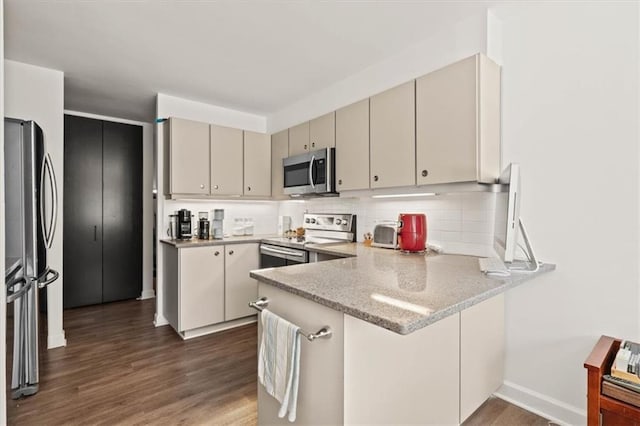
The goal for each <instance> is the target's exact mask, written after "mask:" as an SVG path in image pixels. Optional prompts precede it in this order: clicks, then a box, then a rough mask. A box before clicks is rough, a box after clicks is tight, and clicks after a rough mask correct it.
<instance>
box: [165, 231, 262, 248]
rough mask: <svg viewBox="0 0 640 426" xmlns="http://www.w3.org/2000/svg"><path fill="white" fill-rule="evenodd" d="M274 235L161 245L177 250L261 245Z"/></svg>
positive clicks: (171, 241)
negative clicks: (227, 245)
mask: <svg viewBox="0 0 640 426" xmlns="http://www.w3.org/2000/svg"><path fill="white" fill-rule="evenodd" d="M273 236H274V235H271V234H269V235H244V236H237V237H233V236H229V237H224V238H223V239H221V240H214V239H208V240H200V239H198V238H192V239H190V240H170V239H164V240H160V242H161V243H164V244H168V245H170V246H174V247H175V248H189V247H205V246H222V245H226V244H245V243H259V242H261V241H262V240H264V239H266V238H270V237H273Z"/></svg>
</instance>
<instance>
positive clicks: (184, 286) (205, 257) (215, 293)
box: [178, 246, 224, 331]
mask: <svg viewBox="0 0 640 426" xmlns="http://www.w3.org/2000/svg"><path fill="white" fill-rule="evenodd" d="M178 285H179V300H180V309H179V317H178V318H179V319H178V331H184V330H191V329H194V328H200V327H204V326H206V325H210V324H215V323H218V322H222V321H224V247H223V246H214V247H194V248H188V249H180V250H179V284H178Z"/></svg>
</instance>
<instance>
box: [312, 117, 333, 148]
mask: <svg viewBox="0 0 640 426" xmlns="http://www.w3.org/2000/svg"><path fill="white" fill-rule="evenodd" d="M334 146H336V113H335V112H333V111H332V112H330V113H329V114H325V115H322V116H320V117H318V118H314V119H313V120H311V121H310V122H309V151H315V150H317V149H322V148H333V147H334Z"/></svg>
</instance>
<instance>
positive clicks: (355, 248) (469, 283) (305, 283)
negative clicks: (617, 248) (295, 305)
mask: <svg viewBox="0 0 640 426" xmlns="http://www.w3.org/2000/svg"><path fill="white" fill-rule="evenodd" d="M308 248H309V249H310V250H312V251H318V252H323V253H327V254H333V255H337V256H345V258H342V259H336V260H330V261H325V262H319V263H309V264H304V265H293V266H287V267H281V268H268V269H260V270H255V271H251V274H250V275H251V277H253V278H255V279H257V280H259V281H261V282H264V283H267V284H270V285H273V286H275V287H278V288H280V289H283V290H285V291H288V292H290V293H293V294H296V295H298V296H301V297H304V298H306V299H309V300H313V301H314V302H317V303H319V304H321V305H325V306H328V307H330V308H332V309H335V310H337V311H340V312H344V313H346V314H348V315H351V316H353V317H356V318H359V319H362V320H364V321H368V322H370V323H372V324H376V325H379V326H380V327H384V328H386V329H388V330H391V331H394V332H396V333H399V334H409V333H411V332H413V331H416V330H418V329H421V328H423V327H426V326H428V325H429V324H433V323H434V322H436V321H438V320H441V319H443V318H445V317H447V316H449V315H453V314H455V313H457V312H460V311H462V310H464V309H466V308H468V307H470V306H472V305H475V304H477V303H479V302H482V301H483V300H486V299H489V298H490V297H492V296H495V295H498V294H500V293H503V292H505V291H506V290H508V289H510V288H512V287H515V286H517V285H519V284H522V283H523V282H526V281H529V280H531V279H533V278H535V277H537V276H538V275H540V274H543V273H545V272H549V271H551V270H553V269H555V265H552V264H543V265H541V266H540V269H539V270H538V271H537V272H535V273H516V272H513V273H512V274H511V276H510V277H490V276H487V275H485V274H483V273H481V272H480V270H479V269H478V258H477V257H474V256H462V255H451V254H429V255H417V254H403V253H400V252H397V251H394V250H388V249H381V248H372V247H365V246H364V245H363V244H353V243H351V244H338V245H331V246H312V245H310V246H309V247H308Z"/></svg>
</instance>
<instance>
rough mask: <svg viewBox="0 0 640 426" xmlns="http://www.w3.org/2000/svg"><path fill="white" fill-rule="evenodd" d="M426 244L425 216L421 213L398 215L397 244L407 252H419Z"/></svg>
mask: <svg viewBox="0 0 640 426" xmlns="http://www.w3.org/2000/svg"><path fill="white" fill-rule="evenodd" d="M426 244H427V216H426V215H424V214H421V213H400V214H399V215H398V246H399V247H400V250H402V251H407V252H421V251H424V250H425V247H426Z"/></svg>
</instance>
